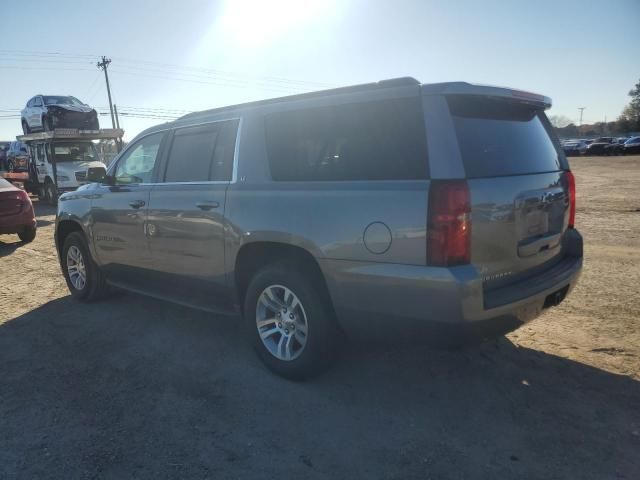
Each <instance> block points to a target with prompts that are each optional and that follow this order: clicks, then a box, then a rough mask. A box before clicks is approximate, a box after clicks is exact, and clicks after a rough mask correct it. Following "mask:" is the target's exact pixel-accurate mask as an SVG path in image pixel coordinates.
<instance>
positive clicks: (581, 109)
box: [105, 70, 587, 126]
mask: <svg viewBox="0 0 640 480" xmlns="http://www.w3.org/2000/svg"><path fill="white" fill-rule="evenodd" d="M106 73H107V71H106V70H105V75H106ZM109 98H111V97H109ZM585 108H587V107H578V110H580V126H582V112H584V109H585Z"/></svg>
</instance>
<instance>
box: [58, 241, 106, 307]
mask: <svg viewBox="0 0 640 480" xmlns="http://www.w3.org/2000/svg"><path fill="white" fill-rule="evenodd" d="M60 265H61V267H62V273H63V275H64V279H65V281H66V282H67V287H68V288H69V291H70V292H71V295H72V296H73V297H74V298H75V299H76V300H79V301H81V302H92V301H95V300H98V299H100V298H103V297H104V296H105V295H106V294H107V293H108V291H109V289H108V286H107V284H106V282H105V279H104V275H103V274H102V272H101V271H100V268H99V267H98V266H97V265H96V264H95V262H94V261H93V259H92V258H91V254H90V253H89V247H88V246H87V241H86V240H85V237H84V235H83V234H82V233H80V232H72V233H70V234H69V235H68V236H67V238H66V239H65V241H64V245H63V247H62V253H61V255H60Z"/></svg>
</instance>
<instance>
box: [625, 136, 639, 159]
mask: <svg viewBox="0 0 640 480" xmlns="http://www.w3.org/2000/svg"><path fill="white" fill-rule="evenodd" d="M638 153H640V137H631V138H630V139H629V140H627V141H626V142H624V145H623V149H622V154H623V155H636V154H638Z"/></svg>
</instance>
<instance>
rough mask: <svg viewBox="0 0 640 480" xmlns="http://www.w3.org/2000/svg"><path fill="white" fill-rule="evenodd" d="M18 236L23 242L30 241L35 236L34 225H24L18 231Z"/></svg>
mask: <svg viewBox="0 0 640 480" xmlns="http://www.w3.org/2000/svg"><path fill="white" fill-rule="evenodd" d="M18 237H19V238H20V240H21V241H22V242H23V243H31V242H33V240H34V239H35V238H36V227H25V229H24V230H22V232H20V233H18Z"/></svg>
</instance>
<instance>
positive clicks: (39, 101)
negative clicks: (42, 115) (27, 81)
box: [33, 97, 42, 107]
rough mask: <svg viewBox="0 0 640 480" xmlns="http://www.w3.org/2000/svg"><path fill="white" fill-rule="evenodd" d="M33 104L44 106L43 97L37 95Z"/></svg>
mask: <svg viewBox="0 0 640 480" xmlns="http://www.w3.org/2000/svg"><path fill="white" fill-rule="evenodd" d="M33 106H34V107H41V106H42V97H35V98H34V99H33Z"/></svg>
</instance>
